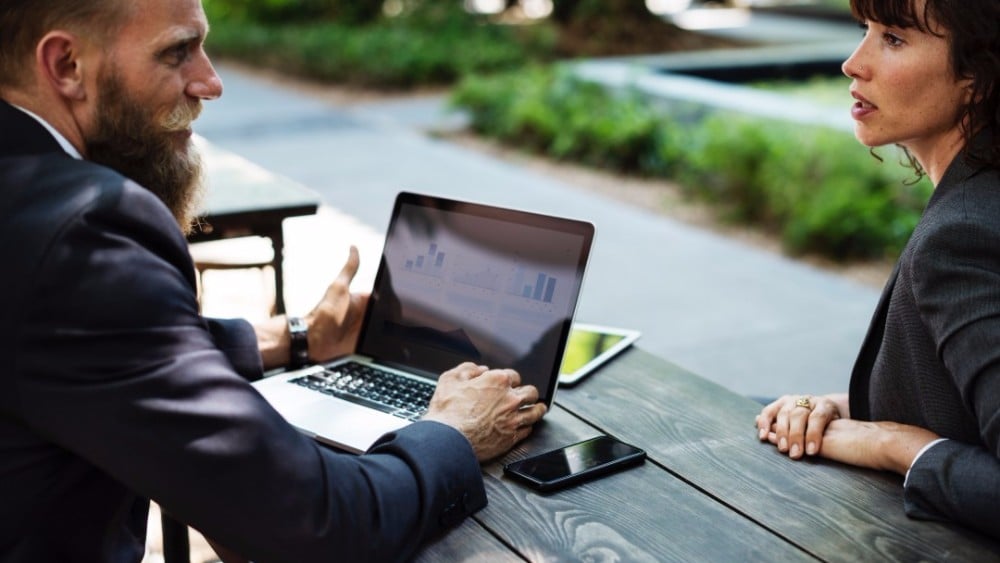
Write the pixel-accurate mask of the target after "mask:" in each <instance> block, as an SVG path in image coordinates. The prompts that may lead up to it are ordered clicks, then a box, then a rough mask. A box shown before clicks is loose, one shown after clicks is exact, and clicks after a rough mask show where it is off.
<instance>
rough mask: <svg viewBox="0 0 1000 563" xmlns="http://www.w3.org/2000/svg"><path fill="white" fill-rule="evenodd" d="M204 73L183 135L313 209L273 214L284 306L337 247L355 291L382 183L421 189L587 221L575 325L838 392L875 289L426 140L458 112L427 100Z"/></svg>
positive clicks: (678, 359)
mask: <svg viewBox="0 0 1000 563" xmlns="http://www.w3.org/2000/svg"><path fill="white" fill-rule="evenodd" d="M219 72H220V75H221V76H222V78H223V80H224V82H225V94H224V96H223V97H222V99H220V100H217V101H213V102H210V103H208V104H207V106H206V109H205V112H204V113H203V115H202V117H201V119H200V120H199V121H198V122H197V124H196V129H197V131H198V133H200V134H201V135H203V136H204V137H205V138H206V139H208V140H209V141H210V142H212V143H213V144H215V145H217V146H219V147H221V148H224V149H227V150H229V151H232V152H235V153H237V154H239V155H241V156H243V157H245V158H247V159H248V160H250V161H252V162H253V163H256V164H258V165H260V166H262V167H264V168H266V169H268V170H270V171H272V172H274V173H277V174H280V175H283V176H286V177H288V178H291V179H293V180H296V181H298V182H300V183H302V184H304V185H305V186H307V187H309V188H311V189H313V190H315V191H316V192H317V193H318V194H320V196H321V197H322V199H323V201H324V203H325V204H326V205H325V206H324V208H323V209H322V211H321V214H320V215H319V216H317V217H315V218H308V219H303V220H300V219H291V220H288V221H287V222H286V232H287V235H286V237H287V241H286V244H287V248H288V255H287V258H286V278H287V279H288V281H287V288H286V300H287V303H288V307H289V310H290V311H291V312H297V311H303V310H304V309H306V308H308V307H309V306H311V305H312V304H313V302H315V301H316V300H317V299H318V298H319V296H320V294H321V291H322V289H323V288H324V287H325V285H326V283H328V281H329V280H331V279H332V278H333V276H334V275H335V274H336V272H337V271H338V270H339V268H340V265H341V263H342V262H343V259H344V257H345V256H346V249H347V246H348V245H349V244H351V243H352V242H353V243H358V244H359V246H360V247H361V254H362V262H363V264H364V265H363V270H362V272H361V274H359V277H358V279H357V280H356V284H355V288H356V289H365V288H366V286H370V283H371V275H372V272H373V268H374V266H375V263H376V262H377V259H378V256H379V252H380V250H381V233H382V231H383V229H384V228H385V225H386V222H387V220H388V216H389V212H390V210H391V208H392V202H393V199H394V197H395V195H396V193H397V192H399V191H400V190H409V191H417V192H427V193H434V194H439V195H443V196H448V197H454V198H460V199H471V200H477V201H482V202H486V203H492V204H497V205H506V206H514V207H519V208H524V209H528V210H532V211H537V212H544V213H553V214H559V215H566V216H570V217H575V218H580V219H585V220H588V221H591V222H593V223H594V224H595V225H596V226H597V238H596V242H595V245H594V248H593V252H592V257H591V262H590V267H589V270H588V273H587V279H586V282H585V284H584V287H583V292H582V296H581V300H580V305H579V308H578V310H577V317H576V318H577V319H579V320H581V321H586V322H592V323H600V324H610V325H619V326H626V327H633V328H637V329H639V330H641V331H642V332H643V336H642V338H641V339H640V341H639V343H638V345H639V346H641V347H643V348H644V349H646V350H648V351H650V352H652V353H655V354H657V355H659V356H661V357H664V358H666V359H668V360H671V361H673V362H675V363H677V364H679V365H681V366H683V367H685V368H687V369H689V370H691V371H693V372H695V373H697V374H700V375H702V376H704V377H707V378H709V379H712V380H714V381H717V382H719V383H721V384H723V385H725V386H726V387H729V388H730V389H733V390H734V391H737V392H739V393H743V394H748V395H754V396H774V395H778V394H782V393H786V392H813V393H823V392H833V391H846V389H847V382H848V379H849V375H850V368H851V366H852V364H853V361H854V357H855V354H856V352H857V349H858V347H859V346H860V343H861V340H862V338H863V336H864V331H865V329H866V328H867V324H868V321H869V317H870V315H871V312H872V311H873V310H874V307H875V303H876V300H877V297H878V292H877V291H876V290H874V289H872V288H870V287H866V286H862V285H860V284H858V283H855V282H852V281H849V280H846V279H844V278H841V277H839V276H836V275H832V274H829V273H827V272H824V271H820V270H818V269H816V268H814V267H811V266H808V265H804V264H802V263H799V262H796V261H794V260H791V259H788V258H785V257H782V256H777V255H774V254H771V253H768V252H766V251H763V250H760V249H758V248H755V247H750V246H746V245H744V244H743V243H740V242H738V241H733V240H730V239H727V238H724V237H722V236H719V235H716V234H713V233H710V232H706V231H703V230H699V229H697V228H693V227H691V226H688V225H685V224H681V223H679V222H677V221H673V220H671V219H668V218H665V217H663V216H660V215H655V214H652V213H650V212H648V211H646V210H643V209H639V208H637V207H634V206H631V205H629V204H626V203H622V202H620V201H617V200H615V199H613V198H608V197H605V196H602V195H598V194H595V193H593V192H589V191H583V190H581V189H579V188H577V187H574V186H573V185H568V184H566V183H564V182H561V181H559V180H556V179H553V178H552V177H549V176H545V175H542V174H540V173H538V172H534V171H531V170H527V169H524V168H521V167H517V166H514V165H512V164H509V163H507V162H504V161H500V160H497V159H495V158H492V157H489V156H485V155H483V154H481V153H479V152H476V151H473V150H471V149H468V148H464V147H462V146H459V145H455V144H451V143H449V142H447V141H446V140H441V139H438V138H434V137H432V136H430V135H427V134H425V133H424V132H422V130H423V129H426V128H434V127H441V126H447V127H450V126H454V125H455V124H456V123H458V124H460V123H461V118H460V116H458V117H456V116H454V115H449V114H447V113H444V112H443V110H442V106H441V101H442V100H441V99H440V98H433V97H432V98H417V99H411V100H402V101H373V102H371V103H366V104H359V105H351V106H339V107H338V106H336V105H332V104H330V103H326V102H323V101H320V100H318V99H316V98H315V97H312V96H308V95H305V94H303V93H300V92H298V91H296V90H294V89H291V88H285V87H282V86H281V85H280V84H276V83H275V82H274V81H271V80H263V79H259V78H257V77H255V76H253V75H250V74H247V73H245V72H243V71H241V70H238V69H236V68H233V67H230V66H227V65H225V64H222V65H219ZM206 285H207V282H206ZM597 376H598V377H599V375H597Z"/></svg>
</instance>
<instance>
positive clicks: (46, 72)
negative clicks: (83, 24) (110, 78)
mask: <svg viewBox="0 0 1000 563" xmlns="http://www.w3.org/2000/svg"><path fill="white" fill-rule="evenodd" d="M83 48H84V45H83V42H82V41H81V40H80V39H79V38H78V37H77V36H76V35H73V34H71V33H68V32H65V31H58V30H57V31H50V32H49V33H47V34H46V35H45V37H42V39H41V41H39V42H38V48H37V50H36V51H35V63H36V64H37V67H38V71H39V81H40V82H41V83H42V84H47V85H49V86H50V87H52V88H53V89H54V90H55V91H57V92H59V93H60V94H62V95H63V97H66V98H69V99H72V100H77V101H80V100H83V99H86V97H87V89H86V87H85V84H84V80H83V78H84V72H83V59H82V58H83Z"/></svg>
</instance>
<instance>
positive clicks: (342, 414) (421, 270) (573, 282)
mask: <svg viewBox="0 0 1000 563" xmlns="http://www.w3.org/2000/svg"><path fill="white" fill-rule="evenodd" d="M593 238H594V226H593V225H592V224H590V223H588V222H584V221H578V220H573V219H567V218H561V217H554V216H550V215H542V214H538V213H530V212H526V211H521V210H516V209H507V208H502V207H496V206H490V205H484V204H481V203H473V202H467V201H456V200H452V199H445V198H441V197H435V196H430V195H422V194H415V193H407V192H404V193H400V194H399V195H398V196H397V198H396V202H395V205H394V206H393V210H392V215H391V217H390V220H389V226H388V229H387V231H386V239H385V247H384V249H383V251H382V258H381V261H380V262H379V266H378V270H377V272H376V274H375V283H374V286H373V288H372V294H371V299H370V301H369V304H368V308H367V310H366V311H365V317H364V320H363V323H362V326H361V332H360V335H359V338H358V345H357V350H356V352H355V353H354V354H352V355H349V356H346V357H343V358H339V359H336V360H333V361H331V362H328V363H325V364H322V365H313V366H309V367H306V368H304V369H300V370H295V371H290V372H285V373H282V374H279V375H275V376H272V377H268V378H265V379H263V380H260V381H257V382H255V383H254V386H255V387H256V388H257V389H258V390H259V391H260V392H261V394H262V395H263V396H264V397H265V398H266V399H267V400H268V402H270V404H271V405H273V406H274V408H275V409H277V411H278V412H279V413H281V414H282V416H284V417H285V418H286V419H287V420H288V421H289V422H290V423H291V424H292V425H293V426H295V427H296V428H298V429H299V430H300V431H301V432H303V433H305V434H307V435H309V436H312V437H313V438H315V439H316V440H318V441H320V442H323V443H325V444H329V445H332V446H335V447H337V448H340V449H343V450H347V451H350V452H354V453H361V452H364V451H366V450H367V449H368V448H369V447H370V446H371V445H372V444H373V443H374V442H375V441H376V440H377V439H378V438H379V437H380V436H382V435H383V434H385V433H386V432H390V431H393V430H397V429H399V428H402V427H403V426H406V425H407V424H410V423H412V422H413V421H415V420H417V419H419V418H420V417H421V416H422V415H423V414H424V413H425V412H426V409H427V403H428V401H429V399H430V396H431V395H432V394H433V392H434V386H435V385H436V382H437V378H438V377H439V375H440V374H441V373H442V372H444V371H447V370H449V369H451V368H453V367H455V366H457V365H459V364H460V363H462V362H467V361H470V362H474V363H476V364H481V365H487V366H490V367H492V368H513V369H515V370H517V371H518V372H519V373H520V374H521V379H522V382H523V383H525V384H531V385H534V386H535V387H537V388H538V391H539V395H540V398H539V400H540V401H541V402H544V403H545V404H546V406H551V404H552V400H553V399H554V397H555V393H556V387H557V385H556V384H557V383H558V379H559V367H560V365H561V361H562V356H563V351H564V348H565V346H566V341H567V338H568V335H569V331H570V326H571V323H572V320H573V315H574V312H575V310H576V304H577V299H578V297H579V295H580V288H581V287H582V284H583V277H584V271H585V269H586V264H587V259H588V257H589V255H590V248H591V244H592V243H593Z"/></svg>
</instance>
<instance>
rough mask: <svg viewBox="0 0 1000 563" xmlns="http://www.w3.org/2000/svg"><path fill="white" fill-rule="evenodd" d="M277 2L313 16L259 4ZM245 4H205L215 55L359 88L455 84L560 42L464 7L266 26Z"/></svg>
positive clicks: (542, 29)
mask: <svg viewBox="0 0 1000 563" xmlns="http://www.w3.org/2000/svg"><path fill="white" fill-rule="evenodd" d="M272 1H273V2H276V3H277V5H278V6H275V7H270V8H268V9H274V10H279V9H282V10H283V9H285V8H282V7H280V6H285V7H287V5H296V6H297V8H296V10H299V11H302V13H305V12H306V11H308V10H307V9H306V7H303V6H304V5H303V6H300V5H298V4H297V3H295V2H292V3H289V2H288V1H286V0H255V2H256V4H262V5H264V4H266V5H270V2H272ZM316 2H317V3H321V2H319V0H316ZM346 3H347V4H352V3H351V2H346ZM240 4H241V3H240V2H235V1H233V2H229V1H228V0H210V3H209V4H206V8H208V6H212V9H211V10H210V13H209V17H210V20H209V21H210V23H211V24H212V33H211V34H210V35H209V38H208V44H207V48H208V49H209V51H210V52H211V53H212V55H214V56H219V57H228V58H234V59H238V60H243V61H247V62H250V63H252V64H254V65H256V66H262V67H266V68H274V69H277V70H281V71H282V72H287V73H291V74H295V75H299V76H303V77H306V78H310V79H314V80H320V81H327V82H341V83H348V84H352V85H359V86H370V87H381V88H406V87H412V86H423V85H440V84H451V83H453V82H454V81H455V80H457V79H458V78H459V77H462V76H465V75H467V74H470V73H473V72H478V73H489V72H494V71H498V70H504V69H509V68H514V67H518V66H522V65H524V64H525V63H526V62H527V61H530V60H534V59H542V58H544V56H545V55H544V53H547V52H549V51H551V48H550V47H551V44H552V42H554V40H555V39H554V35H553V32H552V31H551V29H549V28H547V27H546V26H545V25H539V26H524V27H513V26H500V25H483V22H482V20H481V18H478V17H475V16H472V15H469V14H467V13H465V11H464V10H462V9H461V3H460V2H422V3H419V4H417V5H416V6H417V8H415V9H413V10H410V11H408V12H406V13H405V14H404V15H401V16H398V17H392V18H390V17H382V18H379V19H377V20H373V21H371V22H370V23H368V24H367V25H353V24H350V18H346V17H340V18H337V17H333V16H329V15H328V16H323V17H321V16H315V17H312V18H309V19H307V20H306V21H300V20H299V19H298V15H296V16H295V17H291V16H288V17H282V18H272V19H269V20H266V23H265V21H260V20H259V19H258V18H259V15H258V16H250V15H248V14H247V12H248V11H249V9H247V8H242V7H240ZM251 4H254V3H251ZM307 4H308V3H307ZM359 4H360V3H359ZM365 4H367V3H365ZM288 9H290V8H288ZM263 11H266V10H256V11H255V12H254V13H256V14H259V13H260V12H263ZM298 13H299V12H296V14H298Z"/></svg>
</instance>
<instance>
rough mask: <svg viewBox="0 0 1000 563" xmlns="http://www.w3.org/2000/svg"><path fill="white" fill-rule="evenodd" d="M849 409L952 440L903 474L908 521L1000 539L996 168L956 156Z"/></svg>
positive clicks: (869, 341) (916, 238) (857, 377)
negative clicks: (954, 526) (950, 525)
mask: <svg viewBox="0 0 1000 563" xmlns="http://www.w3.org/2000/svg"><path fill="white" fill-rule="evenodd" d="M984 140H985V139H983V138H980V139H978V142H982V141H984ZM850 403H851V405H850V409H851V417H852V418H857V419H861V420H879V421H882V420H884V421H895V422H900V423H904V424H911V425H915V426H919V427H922V428H926V429H929V430H931V431H933V432H935V433H937V434H939V435H941V436H942V437H945V438H948V439H949V441H947V442H942V443H940V444H937V445H935V446H933V447H932V448H931V449H929V450H927V451H926V452H925V453H924V455H922V456H920V457H919V458H918V460H917V462H916V463H915V464H914V465H913V467H912V468H911V469H910V472H909V475H908V477H907V479H906V482H905V488H904V493H903V498H904V505H905V509H906V513H907V514H908V515H910V516H912V517H914V518H924V519H935V520H953V521H956V522H960V523H963V524H965V525H967V526H969V527H971V528H975V529H978V530H980V531H982V532H984V533H986V534H988V535H990V536H992V537H995V538H1000V171H998V170H996V169H991V168H986V167H981V166H971V165H970V164H969V163H967V162H966V160H965V158H964V155H959V157H957V158H956V159H955V161H954V162H953V163H952V164H951V166H950V167H949V168H948V170H947V172H946V173H945V175H944V177H943V178H942V179H941V181H940V182H939V184H938V186H937V188H936V189H935V190H934V194H933V196H932V197H931V199H930V202H929V203H928V204H927V208H926V209H925V210H924V214H923V217H922V218H921V219H920V222H919V224H918V225H917V227H916V229H915V230H914V232H913V236H912V237H911V238H910V241H909V243H908V244H907V246H906V248H905V249H904V250H903V253H902V255H901V257H900V259H899V263H898V264H897V266H896V271H895V272H894V273H893V275H892V276H891V278H890V281H889V284H888V285H887V286H886V289H885V290H884V291H883V294H882V299H881V301H880V303H879V306H878V309H877V310H876V314H875V317H874V319H873V320H872V325H871V328H870V329H869V333H868V336H867V337H866V338H865V343H864V345H863V346H862V349H861V353H860V354H859V357H858V362H857V364H856V365H855V368H854V373H853V375H852V378H851V388H850Z"/></svg>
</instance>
